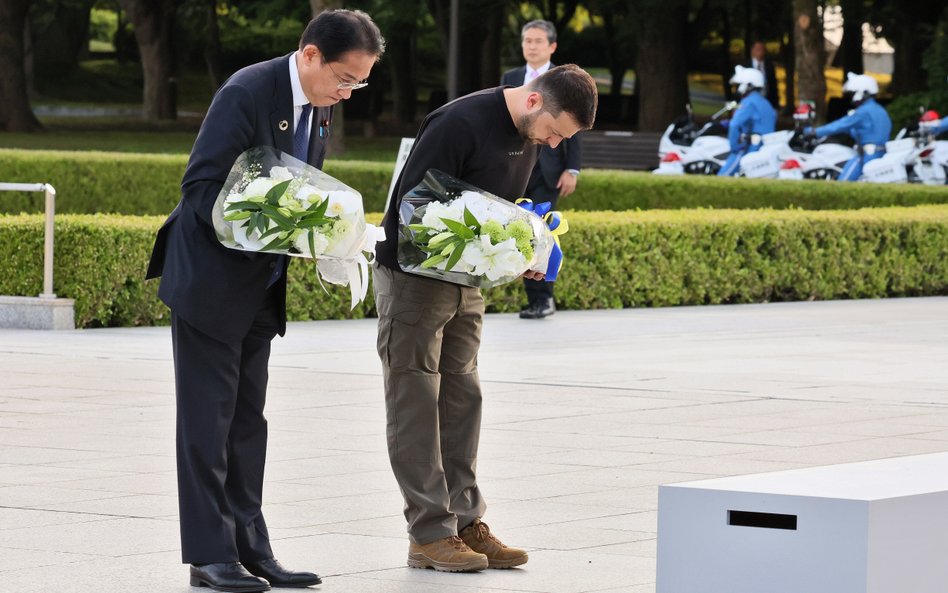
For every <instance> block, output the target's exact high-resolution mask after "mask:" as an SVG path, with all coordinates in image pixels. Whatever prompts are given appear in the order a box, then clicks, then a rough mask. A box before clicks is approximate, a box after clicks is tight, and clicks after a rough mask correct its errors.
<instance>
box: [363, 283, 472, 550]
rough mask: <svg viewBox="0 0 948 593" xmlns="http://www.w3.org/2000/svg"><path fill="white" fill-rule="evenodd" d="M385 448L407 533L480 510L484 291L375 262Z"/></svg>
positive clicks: (450, 524)
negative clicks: (401, 501)
mask: <svg viewBox="0 0 948 593" xmlns="http://www.w3.org/2000/svg"><path fill="white" fill-rule="evenodd" d="M374 272H375V273H374V274H373V286H374V290H375V300H376V306H377V307H378V311H379V332H378V351H379V357H380V358H381V359H382V369H383V375H384V382H385V409H386V422H387V437H388V453H389V460H390V461H391V464H392V471H393V472H394V473H395V479H396V480H397V481H398V485H399V488H400V489H401V492H402V496H403V497H404V499H405V509H404V510H405V519H406V520H407V521H408V534H409V537H410V539H411V540H412V541H414V542H415V543H418V544H426V543H429V542H432V541H435V540H438V539H441V538H445V537H450V536H453V535H457V533H458V531H459V529H463V528H465V527H467V526H468V525H470V524H471V523H473V522H474V519H477V518H479V517H482V516H483V515H484V511H485V510H486V508H487V505H486V503H485V502H484V499H483V497H482V496H481V492H480V490H479V489H478V487H477V479H476V469H477V446H478V442H479V440H480V430H481V386H480V379H479V378H478V375H477V352H478V350H479V349H480V338H481V326H482V324H483V320H484V299H483V298H482V297H481V293H480V291H479V290H478V289H476V288H470V287H466V286H459V285H457V284H450V283H447V282H442V281H440V280H434V279H431V278H424V277H421V276H414V275H411V274H406V273H404V272H401V271H394V270H391V269H389V268H386V267H384V266H381V265H376V267H375V271H374Z"/></svg>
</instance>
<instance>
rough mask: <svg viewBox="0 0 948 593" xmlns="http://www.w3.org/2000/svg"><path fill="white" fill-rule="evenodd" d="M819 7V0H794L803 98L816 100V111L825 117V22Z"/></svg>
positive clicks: (799, 73) (797, 56)
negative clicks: (818, 12) (820, 15)
mask: <svg viewBox="0 0 948 593" xmlns="http://www.w3.org/2000/svg"><path fill="white" fill-rule="evenodd" d="M816 7H817V0H793V42H794V47H795V48H796V71H797V78H798V81H797V87H798V91H799V95H800V101H813V103H814V104H815V105H816V113H817V114H818V116H819V117H820V118H823V117H825V116H826V76H825V74H824V72H823V65H824V63H825V59H824V48H823V23H822V21H820V18H819V15H818V14H817V10H816Z"/></svg>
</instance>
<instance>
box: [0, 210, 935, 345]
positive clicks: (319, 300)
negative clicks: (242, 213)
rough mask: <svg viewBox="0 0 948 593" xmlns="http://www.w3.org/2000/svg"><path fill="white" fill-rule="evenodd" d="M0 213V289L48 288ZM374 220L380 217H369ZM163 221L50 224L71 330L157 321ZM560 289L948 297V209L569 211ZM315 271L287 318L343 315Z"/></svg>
mask: <svg viewBox="0 0 948 593" xmlns="http://www.w3.org/2000/svg"><path fill="white" fill-rule="evenodd" d="M41 218H42V217H41V216H38V215H17V216H0V253H4V254H5V257H4V258H3V259H2V260H0V294H8V295H10V294H12V295H36V294H39V292H40V291H41V289H42V232H43V230H42V220H41ZM370 218H372V219H373V220H374V221H375V222H377V221H378V216H377V215H373V216H371V217H370ZM161 221H162V217H124V216H106V215H81V216H79V215H65V216H60V217H58V218H57V227H56V271H55V291H56V293H57V294H58V295H59V296H63V297H69V298H74V299H76V324H77V325H78V326H79V327H96V326H127V325H150V324H160V323H165V322H166V320H167V318H168V312H167V309H166V308H165V307H164V305H162V304H161V303H160V302H159V301H158V299H157V297H156V296H155V292H156V290H157V282H155V281H149V282H145V281H144V280H143V276H144V271H145V267H146V263H147V261H148V257H149V254H150V252H151V246H152V241H153V237H154V233H155V231H156V230H157V228H158V226H159V225H160V224H161ZM563 246H564V250H565V252H566V256H567V259H566V264H565V267H564V269H563V271H562V273H561V278H560V280H559V281H558V287H557V304H558V305H559V306H560V307H561V308H564V309H593V308H619V307H642V306H668V305H697V304H710V303H752V302H766V301H790V300H811V299H841V298H842V299H845V298H878V297H887V296H921V295H944V294H948V206H921V207H916V208H882V209H864V210H855V211H848V212H839V211H830V212H809V211H802V210H755V211H747V210H697V211H650V212H599V213H581V212H577V213H573V214H572V215H571V216H570V232H569V233H567V234H566V235H565V236H564V239H563ZM314 274H315V272H314V271H313V270H312V267H311V265H308V264H307V263H306V262H304V261H302V260H298V261H296V262H294V264H293V265H292V266H290V285H289V295H288V303H287V305H288V313H289V317H290V318H291V319H294V320H301V319H343V318H353V317H364V316H367V315H372V314H374V310H373V303H372V298H371V292H370V296H369V299H368V301H367V302H366V303H364V304H363V305H360V306H359V307H357V308H356V309H355V310H354V311H349V303H348V290H347V289H341V288H339V287H328V288H329V294H328V295H327V294H326V293H324V292H323V291H322V289H321V288H320V287H319V286H318V284H317V282H316V280H315V275H314ZM522 293H523V288H522V287H521V286H520V283H519V282H512V283H510V284H507V285H505V286H501V287H498V288H495V289H491V290H489V291H486V293H485V296H486V298H487V302H488V310H490V311H516V310H519V308H520V305H521V302H522V301H523V299H524V297H523V294H522Z"/></svg>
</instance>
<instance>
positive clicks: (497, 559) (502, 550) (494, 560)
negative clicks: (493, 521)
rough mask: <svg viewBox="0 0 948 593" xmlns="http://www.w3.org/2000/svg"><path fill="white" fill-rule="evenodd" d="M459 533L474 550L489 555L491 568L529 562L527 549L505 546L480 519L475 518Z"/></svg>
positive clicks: (488, 559) (508, 566) (510, 566)
mask: <svg viewBox="0 0 948 593" xmlns="http://www.w3.org/2000/svg"><path fill="white" fill-rule="evenodd" d="M458 535H460V536H461V539H462V540H463V541H464V543H466V544H467V545H468V546H469V547H470V548H471V549H472V550H474V551H475V552H480V553H481V554H484V555H485V556H487V561H488V565H487V566H488V567H489V568H512V567H514V566H520V565H521V564H526V563H527V560H528V557H527V552H526V551H525V550H521V549H519V548H511V547H509V546H505V545H504V543H503V542H502V541H500V540H499V539H497V538H496V537H494V534H493V533H491V532H490V528H489V527H487V523H484V522H483V521H481V520H480V519H474V522H473V523H471V524H470V525H469V526H467V527H466V528H464V529H463V530H462V531H461V533H459V534H458Z"/></svg>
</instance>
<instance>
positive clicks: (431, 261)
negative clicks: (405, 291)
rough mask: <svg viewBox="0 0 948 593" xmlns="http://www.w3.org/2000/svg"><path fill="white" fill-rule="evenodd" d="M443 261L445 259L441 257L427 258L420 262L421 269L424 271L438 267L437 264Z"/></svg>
mask: <svg viewBox="0 0 948 593" xmlns="http://www.w3.org/2000/svg"><path fill="white" fill-rule="evenodd" d="M444 259H445V258H444V256H443V255H432V256H431V257H429V258H428V259H426V260H425V261H423V262H421V267H422V268H425V269H427V268H433V267H435V266H436V265H438V264H440V263H441V262H443V261H444Z"/></svg>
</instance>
